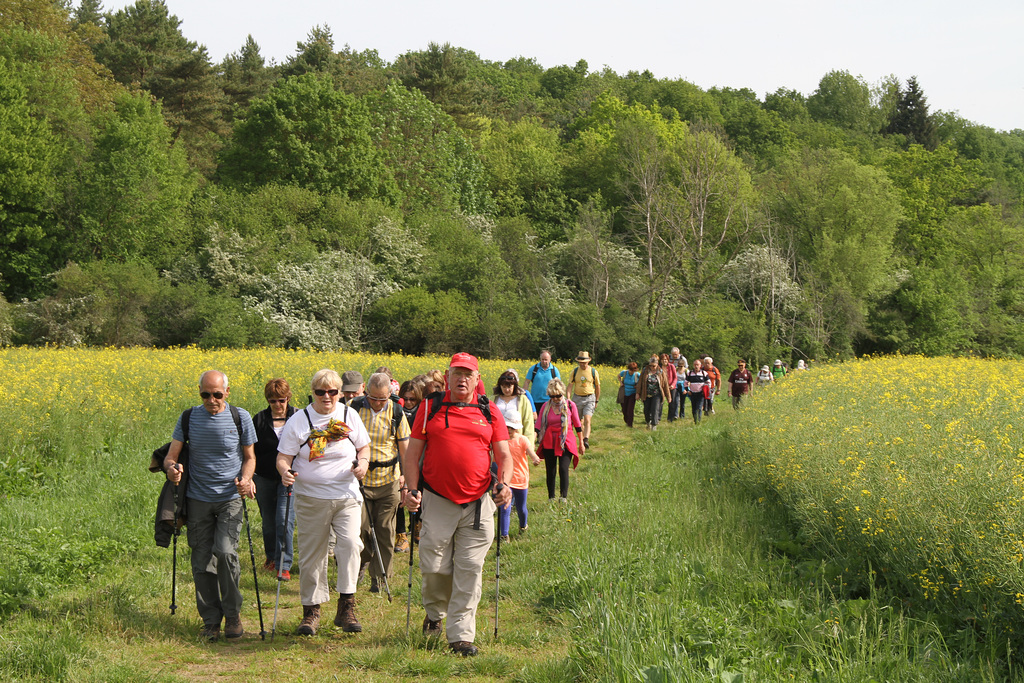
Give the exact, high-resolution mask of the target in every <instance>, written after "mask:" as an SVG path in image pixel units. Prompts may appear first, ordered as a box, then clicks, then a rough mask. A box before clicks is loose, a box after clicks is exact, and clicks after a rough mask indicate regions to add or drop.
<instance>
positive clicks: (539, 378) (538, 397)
mask: <svg viewBox="0 0 1024 683" xmlns="http://www.w3.org/2000/svg"><path fill="white" fill-rule="evenodd" d="M526 379H528V380H530V398H532V399H533V402H534V403H543V402H544V401H546V400H548V383H549V382H551V380H553V379H562V376H561V375H559V374H558V368H556V367H555V365H554V363H552V364H551V365H549V366H548V369H547V370H545V369H544V368H542V367H541V366H540V363H534V364H533V365H531V366H530V369H529V370H527V371H526Z"/></svg>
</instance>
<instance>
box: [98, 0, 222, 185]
mask: <svg viewBox="0 0 1024 683" xmlns="http://www.w3.org/2000/svg"><path fill="white" fill-rule="evenodd" d="M180 26H181V21H180V20H179V19H178V18H177V17H176V16H174V15H172V14H170V13H169V11H168V9H167V5H166V4H165V3H164V1H163V0H136V2H135V4H134V5H129V6H128V7H125V8H124V9H120V10H118V11H117V12H114V13H108V14H107V15H106V29H107V39H106V40H104V41H102V42H100V43H98V44H97V45H96V46H95V52H96V58H97V59H98V60H99V61H100V62H101V63H102V64H103V65H104V66H106V67H107V68H108V69H110V71H111V73H113V74H114V77H115V78H116V79H117V80H118V82H120V83H122V84H123V85H125V86H134V87H141V88H144V89H145V90H147V91H149V92H150V93H151V94H152V95H153V96H154V97H156V98H157V99H158V100H160V102H162V104H163V111H164V116H165V118H166V119H167V123H168V125H169V127H170V129H171V131H172V132H173V137H174V139H175V140H180V141H181V143H182V144H183V145H184V147H185V149H186V150H187V152H188V156H189V159H190V161H191V163H192V164H193V166H194V167H195V168H197V169H198V170H199V171H200V172H201V173H203V174H206V175H208V174H210V173H212V172H213V170H214V165H215V158H216V154H217V150H218V149H219V148H220V139H221V137H222V136H224V135H225V134H226V133H227V127H226V125H225V123H224V119H223V111H224V92H223V90H221V88H220V85H219V83H218V81H217V76H216V73H215V72H214V69H213V66H212V65H211V64H210V58H209V56H208V55H207V53H206V48H205V47H202V46H199V45H197V44H196V43H195V42H194V41H190V40H188V39H186V38H185V36H184V35H182V33H181V30H180V28H179V27H180Z"/></svg>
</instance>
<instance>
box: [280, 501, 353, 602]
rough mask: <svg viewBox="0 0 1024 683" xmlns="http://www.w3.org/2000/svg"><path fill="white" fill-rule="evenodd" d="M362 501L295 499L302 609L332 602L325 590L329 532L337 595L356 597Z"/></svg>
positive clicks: (327, 589) (326, 589)
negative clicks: (336, 565)
mask: <svg viewBox="0 0 1024 683" xmlns="http://www.w3.org/2000/svg"><path fill="white" fill-rule="evenodd" d="M362 506H363V504H362V501H360V500H357V499H355V498H339V499H336V500H324V499H322V498H310V497H309V496H295V526H296V527H297V529H298V538H297V539H296V541H297V542H296V547H297V548H298V551H299V597H300V598H301V599H302V604H303V605H307V606H309V605H321V604H323V603H325V602H327V601H329V600H330V599H331V592H330V589H329V588H328V586H327V549H328V544H329V543H330V537H331V531H332V530H333V531H334V535H335V536H336V537H337V542H336V543H335V546H334V558H335V559H336V560H337V562H338V586H337V590H338V592H339V593H355V592H356V577H357V576H358V575H359V553H360V552H361V551H362V549H363V542H362V540H360V538H359V522H360V520H361V518H362Z"/></svg>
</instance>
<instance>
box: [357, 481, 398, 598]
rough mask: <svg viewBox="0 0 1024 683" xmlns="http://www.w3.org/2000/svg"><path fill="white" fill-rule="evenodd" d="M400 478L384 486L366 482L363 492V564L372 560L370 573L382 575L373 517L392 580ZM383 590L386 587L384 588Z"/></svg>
mask: <svg viewBox="0 0 1024 683" xmlns="http://www.w3.org/2000/svg"><path fill="white" fill-rule="evenodd" d="M399 488H400V487H399V486H398V480H397V479H396V480H395V481H393V482H392V483H390V484H384V485H383V486H364V487H363V496H364V498H365V499H366V503H365V504H364V505H363V514H362V520H363V521H362V530H361V532H360V533H361V534H362V539H363V552H362V553H360V556H359V562H360V563H361V564H366V563H367V562H369V563H370V576H372V577H374V578H375V579H378V580H379V579H380V563H379V562H377V558H376V557H374V556H373V539H372V538H370V519H371V518H372V519H373V530H374V532H375V533H374V535H375V536H376V537H377V546H378V547H379V548H380V557H381V560H383V561H384V571H385V572H386V573H387V577H388V580H389V581H390V580H391V562H392V559H393V558H394V555H395V518H396V513H397V512H398V504H399V503H400V502H402V496H401V493H400V491H399ZM382 590H383V589H382Z"/></svg>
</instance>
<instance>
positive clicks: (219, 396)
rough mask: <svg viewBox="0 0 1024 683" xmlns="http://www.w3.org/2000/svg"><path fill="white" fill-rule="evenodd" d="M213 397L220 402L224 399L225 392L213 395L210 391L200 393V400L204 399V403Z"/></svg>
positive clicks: (216, 392) (217, 392)
mask: <svg viewBox="0 0 1024 683" xmlns="http://www.w3.org/2000/svg"><path fill="white" fill-rule="evenodd" d="M211 396H213V397H214V398H215V399H217V400H218V401H219V400H221V399H222V398H224V392H223V391H215V392H213V393H212V394H211V393H210V392H209V391H200V392H199V398H201V399H203V400H204V401H205V400H206V399H208V398H210V397H211Z"/></svg>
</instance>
